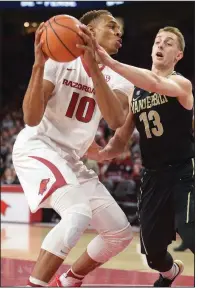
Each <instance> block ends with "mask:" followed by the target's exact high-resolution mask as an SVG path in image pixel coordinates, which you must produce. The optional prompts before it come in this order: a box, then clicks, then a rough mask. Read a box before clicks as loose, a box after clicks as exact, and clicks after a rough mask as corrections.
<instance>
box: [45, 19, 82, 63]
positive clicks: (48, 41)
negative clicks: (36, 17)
mask: <svg viewBox="0 0 198 289" xmlns="http://www.w3.org/2000/svg"><path fill="white" fill-rule="evenodd" d="M80 24H81V23H80V21H79V20H78V19H76V18H74V17H72V16H69V15H57V16H53V17H52V18H50V19H49V20H48V21H47V22H46V23H45V25H44V31H43V33H42V35H41V40H42V41H44V43H43V45H42V50H43V52H44V53H45V54H46V55H47V56H48V57H49V58H51V59H53V60H55V61H58V62H69V61H72V60H74V59H76V58H77V57H79V56H80V55H81V54H82V53H83V50H82V49H79V48H77V47H76V44H84V42H83V39H82V37H81V36H80V35H79V32H80V28H79V25H80Z"/></svg>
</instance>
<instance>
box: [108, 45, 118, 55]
mask: <svg viewBox="0 0 198 289" xmlns="http://www.w3.org/2000/svg"><path fill="white" fill-rule="evenodd" d="M118 51H119V49H118V48H117V47H112V48H111V50H110V53H109V54H110V55H114V54H117V53H118Z"/></svg>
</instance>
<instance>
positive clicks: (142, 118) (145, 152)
mask: <svg viewBox="0 0 198 289" xmlns="http://www.w3.org/2000/svg"><path fill="white" fill-rule="evenodd" d="M174 74H176V72H174ZM131 109H132V112H133V114H134V121H135V125H136V128H137V130H138V131H139V133H140V149H141V154H142V160H143V165H144V166H145V167H147V168H153V169H155V168H158V167H163V166H165V165H168V164H176V163H180V162H182V161H185V160H186V159H189V158H192V157H193V155H194V153H193V139H192V118H193V110H187V109H185V108H184V107H183V106H182V105H181V104H180V103H179V101H178V100H177V98H176V97H168V96H166V95H160V94H159V93H154V92H148V91H145V90H143V89H140V88H138V87H135V89H134V93H133V98H132V103H131Z"/></svg>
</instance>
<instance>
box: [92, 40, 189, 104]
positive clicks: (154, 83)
mask: <svg viewBox="0 0 198 289" xmlns="http://www.w3.org/2000/svg"><path fill="white" fill-rule="evenodd" d="M97 53H98V55H99V57H100V59H101V62H102V63H104V64H105V65H107V66H109V67H110V68H111V69H112V70H114V71H115V72H117V73H118V74H120V75H122V76H123V77H125V78H126V79H127V80H128V81H130V82H132V83H133V84H134V85H135V86H137V87H139V88H142V89H144V90H147V91H152V92H156V93H160V94H164V95H168V96H170V97H178V99H179V101H180V103H181V104H182V105H183V106H184V107H185V108H186V109H191V108H192V106H193V95H192V84H191V82H190V81H189V80H188V79H186V78H184V77H183V76H180V75H171V76H170V77H168V78H167V77H163V76H158V75H156V74H155V73H153V72H152V71H150V70H147V69H142V68H138V67H135V66H130V65H127V64H124V63H120V62H118V61H116V60H114V59H113V58H111V57H110V56H109V55H108V54H107V53H106V51H105V50H104V49H103V48H102V47H101V46H99V45H97Z"/></svg>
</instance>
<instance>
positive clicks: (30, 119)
mask: <svg viewBox="0 0 198 289" xmlns="http://www.w3.org/2000/svg"><path fill="white" fill-rule="evenodd" d="M43 72H44V67H40V66H37V65H36V66H33V69H32V75H31V78H30V82H29V85H28V88H27V91H26V93H25V97H24V100H23V114H24V122H25V123H26V124H27V125H29V126H36V125H38V124H39V123H40V121H41V119H42V117H43V114H44V110H45V100H44V91H43Z"/></svg>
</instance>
